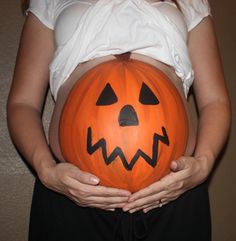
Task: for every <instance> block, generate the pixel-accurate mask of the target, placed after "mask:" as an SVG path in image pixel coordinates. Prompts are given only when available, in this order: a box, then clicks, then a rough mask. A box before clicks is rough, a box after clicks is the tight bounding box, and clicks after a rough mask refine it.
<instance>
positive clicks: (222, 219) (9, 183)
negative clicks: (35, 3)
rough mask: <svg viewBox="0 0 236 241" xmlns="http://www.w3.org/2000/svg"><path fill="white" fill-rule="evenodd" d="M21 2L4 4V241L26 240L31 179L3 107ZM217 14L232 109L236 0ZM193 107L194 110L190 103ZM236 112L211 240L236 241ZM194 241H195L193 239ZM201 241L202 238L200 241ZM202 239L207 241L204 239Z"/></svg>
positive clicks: (0, 131) (0, 132)
mask: <svg viewBox="0 0 236 241" xmlns="http://www.w3.org/2000/svg"><path fill="white" fill-rule="evenodd" d="M18 2H20V1H15V0H1V2H0V123H1V124H0V163H1V166H0V241H16V240H17V241H26V240H27V228H28V220H29V207H30V201H31V195H32V185H33V181H34V179H33V176H32V175H31V174H30V172H29V170H28V168H27V167H26V165H25V164H24V162H23V161H22V160H21V158H20V157H19V155H18V154H17V152H16V151H15V149H14V147H13V145H12V144H11V141H10V139H9V136H8V133H7V126H6V111H5V104H6V99H7V94H8V91H9V86H10V81H11V76H12V72H13V68H14V60H15V55H16V51H17V46H18V41H19V35H20V30H21V27H22V24H23V17H22V16H21V13H20V9H19V6H18V5H19V4H18ZM211 2H212V9H213V15H214V18H215V23H216V30H217V34H218V38H219V44H220V49H221V52H222V57H223V62H224V67H225V74H226V79H227V83H228V87H229V90H230V94H231V98H232V104H233V108H234V109H235V106H236V100H235V99H236V95H235V90H236V82H235V80H234V75H235V74H234V70H235V68H236V66H235V61H234V57H235V54H236V30H235V26H234V22H235V21H236V11H235V9H236V4H235V1H234V0H226V1H224V2H223V1H220V0H214V1H213V0H212V1H211ZM191 105H192V106H193V103H192V100H191ZM51 110H52V100H51V97H50V96H49V97H48V101H47V104H46V108H45V112H44V125H45V128H46V129H47V128H48V123H49V119H50V114H51ZM234 123H235V113H233V127H232V132H231V137H230V139H229V143H228V146H227V147H226V149H225V152H224V153H223V155H222V157H221V158H220V159H219V165H218V166H217V168H216V170H215V172H214V175H213V177H212V182H211V185H210V200H211V207H212V219H213V220H212V222H213V241H234V240H236V228H235V220H236V211H235V205H234V204H235V203H236V184H235V183H236V175H235V170H236V162H235V161H236V160H235V157H236V155H235V154H236V148H235V146H234V143H236V140H235V135H233V134H232V133H236V132H235V124H234ZM190 241H191V240H190ZM199 241H200V240H199ZM201 241H204V240H201Z"/></svg>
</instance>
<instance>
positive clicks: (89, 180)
mask: <svg viewBox="0 0 236 241" xmlns="http://www.w3.org/2000/svg"><path fill="white" fill-rule="evenodd" d="M74 178H75V179H76V180H78V181H79V182H81V183H83V184H89V185H97V184H98V183H99V181H100V180H99V178H98V177H97V176H95V175H93V174H91V173H88V172H84V171H81V170H79V171H78V172H77V173H76V174H75V176H74Z"/></svg>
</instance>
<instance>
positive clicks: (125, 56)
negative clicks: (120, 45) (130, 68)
mask: <svg viewBox="0 0 236 241" xmlns="http://www.w3.org/2000/svg"><path fill="white" fill-rule="evenodd" d="M130 54H131V52H126V53H122V54H114V56H115V57H116V58H117V59H118V60H121V61H128V60H129V59H130Z"/></svg>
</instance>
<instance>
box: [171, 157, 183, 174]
mask: <svg viewBox="0 0 236 241" xmlns="http://www.w3.org/2000/svg"><path fill="white" fill-rule="evenodd" d="M186 165H187V162H186V159H185V158H184V157H181V158H179V159H178V160H175V161H172V162H171V165H170V168H171V170H172V171H173V172H178V171H181V170H184V169H185V168H186Z"/></svg>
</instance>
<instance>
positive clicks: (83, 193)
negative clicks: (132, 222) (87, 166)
mask: <svg viewBox="0 0 236 241" xmlns="http://www.w3.org/2000/svg"><path fill="white" fill-rule="evenodd" d="M39 176H40V179H41V181H42V183H43V184H44V185H45V186H47V187H48V188H50V189H52V190H54V191H56V192H59V193H61V194H64V195H66V196H67V197H68V198H70V199H71V200H72V201H74V202H75V203H76V204H78V205H79V206H82V207H96V208H101V209H105V210H110V211H113V210H114V209H115V208H122V207H123V206H124V205H125V203H127V201H128V198H129V196H130V192H129V191H126V190H121V189H116V188H109V187H104V186H100V185H98V184H99V179H98V178H97V177H96V176H94V175H92V174H90V173H87V172H83V171H81V170H80V169H78V168H77V167H76V166H74V165H73V164H70V163H60V164H56V165H54V166H52V167H47V168H44V171H43V174H42V175H39Z"/></svg>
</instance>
